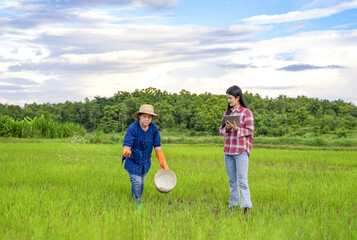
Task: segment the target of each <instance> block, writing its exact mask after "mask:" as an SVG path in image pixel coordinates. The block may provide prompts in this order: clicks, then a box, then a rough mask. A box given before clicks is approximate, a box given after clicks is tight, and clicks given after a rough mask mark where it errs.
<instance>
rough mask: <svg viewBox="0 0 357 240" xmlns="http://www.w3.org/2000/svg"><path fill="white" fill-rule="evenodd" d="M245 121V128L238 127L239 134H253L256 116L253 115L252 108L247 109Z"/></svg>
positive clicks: (241, 135) (242, 135)
mask: <svg viewBox="0 0 357 240" xmlns="http://www.w3.org/2000/svg"><path fill="white" fill-rule="evenodd" d="M244 122H245V128H242V127H237V136H240V137H245V136H253V134H254V117H253V113H252V112H251V111H250V110H247V111H246V115H245V119H244Z"/></svg>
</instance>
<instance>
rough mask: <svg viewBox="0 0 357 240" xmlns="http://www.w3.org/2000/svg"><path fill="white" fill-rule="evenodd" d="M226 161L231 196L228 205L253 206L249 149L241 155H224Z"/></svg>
mask: <svg viewBox="0 0 357 240" xmlns="http://www.w3.org/2000/svg"><path fill="white" fill-rule="evenodd" d="M224 162H225V164H226V170H227V175H228V180H229V189H230V193H231V196H230V198H229V203H228V206H229V207H232V206H238V205H239V206H240V207H241V208H246V207H247V208H251V207H252V202H251V200H250V191H249V186H248V164H249V157H248V153H247V151H244V152H242V153H241V154H239V155H228V154H225V155H224Z"/></svg>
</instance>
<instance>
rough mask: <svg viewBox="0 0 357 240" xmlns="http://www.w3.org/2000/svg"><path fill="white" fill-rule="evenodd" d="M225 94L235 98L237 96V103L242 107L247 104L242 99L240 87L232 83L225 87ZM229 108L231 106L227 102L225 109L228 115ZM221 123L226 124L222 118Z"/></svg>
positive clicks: (230, 108) (223, 125) (229, 112)
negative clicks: (230, 85)
mask: <svg viewBox="0 0 357 240" xmlns="http://www.w3.org/2000/svg"><path fill="white" fill-rule="evenodd" d="M226 94H229V95H232V96H234V97H235V98H237V97H238V96H239V104H240V105H241V106H242V107H245V108H246V107H247V105H245V102H244V99H243V93H242V89H240V87H238V86H236V85H234V86H232V87H230V88H228V89H227V91H226ZM231 110H232V107H231V106H230V105H229V103H228V105H227V110H226V115H230V114H231ZM221 124H222V127H225V126H226V123H225V122H224V121H223V120H222V123H221Z"/></svg>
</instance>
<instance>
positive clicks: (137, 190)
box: [129, 168, 146, 203]
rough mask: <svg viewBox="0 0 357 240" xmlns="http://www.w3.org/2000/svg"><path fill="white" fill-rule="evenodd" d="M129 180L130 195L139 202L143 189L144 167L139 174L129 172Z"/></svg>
mask: <svg viewBox="0 0 357 240" xmlns="http://www.w3.org/2000/svg"><path fill="white" fill-rule="evenodd" d="M129 177H130V182H131V195H132V196H133V199H134V200H135V201H137V202H138V203H141V198H142V195H143V191H144V183H145V177H146V174H145V171H144V168H143V170H142V171H141V175H135V174H131V173H129Z"/></svg>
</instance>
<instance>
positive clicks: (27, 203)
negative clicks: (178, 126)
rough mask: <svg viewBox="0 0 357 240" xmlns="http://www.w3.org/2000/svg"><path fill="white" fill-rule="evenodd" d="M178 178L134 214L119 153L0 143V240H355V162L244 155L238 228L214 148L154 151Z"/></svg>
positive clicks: (343, 155) (339, 156)
mask: <svg viewBox="0 0 357 240" xmlns="http://www.w3.org/2000/svg"><path fill="white" fill-rule="evenodd" d="M163 148H164V152H165V156H166V160H167V162H168V165H169V167H170V169H171V170H173V171H174V172H175V173H176V175H177V178H178V182H177V186H176V187H175V189H174V190H173V191H172V192H170V193H168V194H161V193H159V192H158V191H157V190H156V189H155V187H154V184H153V178H154V175H155V173H156V171H157V170H159V163H158V161H157V159H156V157H154V155H153V158H152V160H153V163H152V168H151V170H150V171H149V173H148V175H147V178H146V185H145V190H144V199H143V209H142V211H141V212H140V213H138V212H137V211H136V210H135V204H134V203H133V201H132V200H131V196H130V181H129V177H128V174H127V173H126V171H125V170H124V169H123V167H122V165H121V156H120V154H121V147H120V145H103V144H99V145H94V144H78V143H71V142H60V141H52V140H47V141H44V142H37V143H30V142H2V143H0V152H1V155H0V172H1V175H0V216H1V218H0V226H1V228H0V239H138V238H141V239H232V238H234V239H355V238H356V229H357V225H356V212H357V209H356V199H355V196H356V195H357V186H356V179H357V178H356V177H357V171H356V167H357V152H355V151H316V150H311V151H300V150H281V149H253V152H252V155H251V158H250V166H249V185H250V188H251V196H252V202H253V209H252V211H251V215H250V216H249V217H248V218H246V217H244V216H243V214H242V213H241V212H239V211H238V212H236V213H232V212H230V211H229V210H228V208H227V201H228V198H229V189H228V179H227V176H226V172H225V166H224V161H223V155H222V147H221V146H215V145H211V146H201V145H196V146H188V145H179V144H171V145H169V144H166V145H163Z"/></svg>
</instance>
